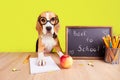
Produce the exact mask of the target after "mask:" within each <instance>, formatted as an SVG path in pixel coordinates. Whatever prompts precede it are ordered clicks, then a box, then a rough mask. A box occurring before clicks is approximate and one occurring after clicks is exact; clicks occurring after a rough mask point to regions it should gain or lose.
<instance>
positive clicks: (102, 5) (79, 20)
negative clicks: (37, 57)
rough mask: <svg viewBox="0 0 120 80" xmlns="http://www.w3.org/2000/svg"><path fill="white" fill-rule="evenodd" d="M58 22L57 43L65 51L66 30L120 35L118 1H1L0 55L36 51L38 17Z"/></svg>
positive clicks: (119, 3)
mask: <svg viewBox="0 0 120 80" xmlns="http://www.w3.org/2000/svg"><path fill="white" fill-rule="evenodd" d="M47 10H49V11H53V12H55V13H56V14H58V16H59V18H60V24H61V29H60V32H59V39H60V43H61V46H62V49H63V51H65V26H68V25H70V26H72V25H77V26H112V27H113V34H120V0H0V52H17V51H19V52H32V51H35V42H36V39H37V32H36V30H35V25H36V20H37V17H38V15H39V14H40V13H41V12H43V11H47Z"/></svg>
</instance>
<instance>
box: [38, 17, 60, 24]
mask: <svg viewBox="0 0 120 80" xmlns="http://www.w3.org/2000/svg"><path fill="white" fill-rule="evenodd" d="M53 18H54V19H55V23H54V24H53V23H52V22H51V21H52V19H53ZM41 19H45V21H46V22H45V23H41ZM38 21H39V23H40V24H41V25H45V24H46V23H47V22H49V23H50V24H52V25H56V24H58V23H59V19H58V17H52V18H51V19H50V20H47V19H46V18H45V17H39V18H38Z"/></svg>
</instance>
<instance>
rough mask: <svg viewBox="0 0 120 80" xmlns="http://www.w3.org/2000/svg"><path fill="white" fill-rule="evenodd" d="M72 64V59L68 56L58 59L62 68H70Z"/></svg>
mask: <svg viewBox="0 0 120 80" xmlns="http://www.w3.org/2000/svg"><path fill="white" fill-rule="evenodd" d="M72 64H73V59H72V57H71V56H69V55H63V56H62V57H61V58H60V65H61V67H62V68H70V67H71V66H72Z"/></svg>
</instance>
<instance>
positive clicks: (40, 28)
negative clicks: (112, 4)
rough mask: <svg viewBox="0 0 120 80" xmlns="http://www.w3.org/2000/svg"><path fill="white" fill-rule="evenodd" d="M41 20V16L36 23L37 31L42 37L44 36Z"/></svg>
mask: <svg viewBox="0 0 120 80" xmlns="http://www.w3.org/2000/svg"><path fill="white" fill-rule="evenodd" d="M39 19H40V16H39V17H38V20H37V22H36V30H37V31H38V34H39V35H41V34H42V26H41V24H40V23H39Z"/></svg>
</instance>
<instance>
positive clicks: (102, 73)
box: [0, 52, 120, 80]
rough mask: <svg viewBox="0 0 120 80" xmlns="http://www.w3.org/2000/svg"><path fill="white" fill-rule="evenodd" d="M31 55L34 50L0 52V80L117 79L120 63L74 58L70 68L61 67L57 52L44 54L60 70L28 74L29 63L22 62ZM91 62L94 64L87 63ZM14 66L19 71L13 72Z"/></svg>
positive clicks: (119, 73)
mask: <svg viewBox="0 0 120 80" xmlns="http://www.w3.org/2000/svg"><path fill="white" fill-rule="evenodd" d="M28 55H31V57H37V54H36V53H34V52H27V53H26V52H23V53H22V52H20V53H17V52H16V53H9V52H8V53H7V52H6V53H2V52H1V53H0V80H119V79H120V76H119V75H120V64H117V65H116V64H115V65H112V64H108V63H105V62H104V61H102V60H74V63H73V66H72V67H71V68H70V69H62V68H61V67H60V65H59V57H58V56H57V54H55V53H54V54H49V53H48V54H45V55H46V56H51V57H52V58H53V59H54V61H55V62H56V64H58V66H59V67H60V68H61V70H60V71H53V72H46V73H41V74H35V75H31V74H30V69H29V63H27V64H23V61H24V59H25V58H26V57H27V56H28ZM89 62H91V63H92V64H93V65H94V66H90V65H88V63H89ZM13 68H16V69H18V70H19V71H15V72H13V71H12V69H13Z"/></svg>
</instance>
